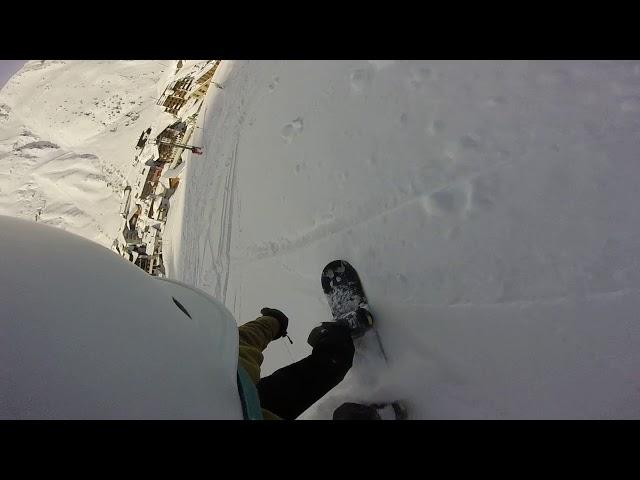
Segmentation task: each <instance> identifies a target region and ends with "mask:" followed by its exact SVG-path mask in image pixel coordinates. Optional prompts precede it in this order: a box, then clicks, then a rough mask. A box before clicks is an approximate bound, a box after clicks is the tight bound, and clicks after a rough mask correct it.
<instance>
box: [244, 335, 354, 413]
mask: <svg viewBox="0 0 640 480" xmlns="http://www.w3.org/2000/svg"><path fill="white" fill-rule="evenodd" d="M354 353H355V349H354V346H353V340H352V339H351V334H350V332H349V331H348V330H347V329H346V328H334V329H331V331H330V332H329V333H328V334H327V335H326V336H325V337H323V338H321V339H320V340H319V341H318V342H317V343H316V345H315V346H314V347H313V351H312V352H311V355H309V356H308V357H305V358H303V359H302V360H300V361H298V362H295V363H292V364H291V365H288V366H286V367H283V368H281V369H279V370H276V371H275V372H273V373H272V374H271V375H269V376H268V377H264V378H262V379H260V381H259V382H258V385H257V388H258V394H259V396H260V404H261V405H262V408H265V409H267V410H269V411H271V412H273V413H275V414H276V415H278V416H279V417H280V418H282V419H284V420H293V419H295V418H297V417H298V416H299V415H300V414H301V413H302V412H304V411H305V410H306V409H307V408H309V407H310V406H311V405H313V404H314V403H315V402H317V401H318V400H319V399H320V398H322V397H323V396H324V395H325V394H326V393H327V392H328V391H329V390H331V389H332V388H333V387H335V386H336V385H337V384H338V383H340V382H341V381H342V379H343V378H344V376H345V375H346V374H347V372H348V371H349V369H350V368H351V366H352V365H353V354H354Z"/></svg>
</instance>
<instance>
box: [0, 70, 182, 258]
mask: <svg viewBox="0 0 640 480" xmlns="http://www.w3.org/2000/svg"><path fill="white" fill-rule="evenodd" d="M175 67H176V62H175V61H148V60H144V61H89V62H87V61H58V60H54V61H39V60H38V61H31V62H28V63H27V64H26V65H25V66H24V68H22V69H21V70H20V71H19V72H18V73H17V74H16V75H14V76H13V77H12V78H11V80H9V82H8V83H7V84H6V85H5V87H4V88H3V89H2V90H1V91H0V214H4V215H11V216H16V217H23V218H28V219H31V220H34V219H37V220H38V221H39V222H43V223H46V224H49V225H55V226H58V227H61V228H64V229H65V230H69V231H71V232H74V233H77V234H80V235H82V236H84V237H87V238H89V239H92V240H94V241H96V242H98V243H101V244H103V245H105V246H110V245H111V243H112V242H113V240H114V239H115V238H116V236H117V234H118V228H119V226H120V223H121V221H122V217H121V216H120V215H119V209H120V202H121V195H122V187H123V185H124V184H126V183H127V181H129V182H130V181H131V180H133V178H135V176H136V175H137V174H138V172H137V170H136V169H134V168H133V163H132V160H133V157H134V154H135V144H136V140H137V139H138V137H139V135H140V132H141V130H142V129H143V126H144V128H146V127H147V125H148V124H149V123H151V122H153V121H154V120H155V119H156V118H157V117H158V115H160V114H161V110H160V107H158V106H157V105H156V100H157V99H158V97H159V95H160V92H162V89H163V88H164V87H165V86H166V82H167V80H168V78H169V76H170V75H171V74H173V73H175Z"/></svg>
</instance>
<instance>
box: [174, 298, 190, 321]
mask: <svg viewBox="0 0 640 480" xmlns="http://www.w3.org/2000/svg"><path fill="white" fill-rule="evenodd" d="M171 299H172V300H173V303H175V304H176V306H177V307H178V308H179V309H180V310H182V313H184V314H185V315H186V316H187V317H189V318H191V315H189V312H187V309H186V308H184V305H182V304H181V303H180V302H179V301H178V300H176V299H175V298H173V297H171ZM192 320H193V319H192Z"/></svg>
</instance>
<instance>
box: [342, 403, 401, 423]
mask: <svg viewBox="0 0 640 480" xmlns="http://www.w3.org/2000/svg"><path fill="white" fill-rule="evenodd" d="M333 419H334V420H406V419H407V409H406V408H405V407H404V405H403V404H402V403H400V402H393V403H377V404H376V403H374V404H371V405H364V404H362V403H352V402H347V403H343V404H342V405H340V406H339V407H338V408H336V409H335V411H334V412H333Z"/></svg>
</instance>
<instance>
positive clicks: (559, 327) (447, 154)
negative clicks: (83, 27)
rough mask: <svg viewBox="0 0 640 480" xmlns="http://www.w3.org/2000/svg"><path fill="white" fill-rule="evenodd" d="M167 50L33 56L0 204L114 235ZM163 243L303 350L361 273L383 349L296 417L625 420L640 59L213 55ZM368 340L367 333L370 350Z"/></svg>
mask: <svg viewBox="0 0 640 480" xmlns="http://www.w3.org/2000/svg"><path fill="white" fill-rule="evenodd" d="M176 66H177V64H176V62H175V61H163V62H157V61H137V62H124V61H123V62H117V61H115V62H114V61H109V62H57V61H51V62H39V61H36V62H29V63H28V64H27V65H25V67H24V68H23V69H22V70H21V71H20V72H19V73H18V74H17V75H16V76H15V77H14V78H12V80H11V81H10V82H9V83H8V84H7V85H6V86H5V88H4V89H3V90H2V91H0V104H1V106H0V214H8V215H13V216H21V217H26V218H31V219H35V218H37V219H38V221H42V222H46V223H49V224H53V225H58V226H60V227H62V228H65V229H68V230H71V231H73V232H76V233H79V234H81V235H83V236H85V237H88V238H91V239H93V240H95V241H97V242H99V243H102V244H103V245H105V246H110V244H111V242H112V241H113V239H114V238H115V237H116V235H117V233H118V232H117V230H118V227H119V226H120V224H121V222H122V217H121V216H120V215H119V207H120V192H121V190H122V188H121V185H122V184H123V183H124V182H125V181H126V182H129V183H131V184H133V183H134V182H135V180H136V178H137V177H138V176H139V175H140V171H139V166H134V162H132V160H133V156H134V154H135V152H134V146H135V144H136V140H137V139H138V136H139V135H140V133H141V131H142V130H143V128H146V127H147V126H148V125H150V124H153V122H155V121H157V118H158V115H161V114H162V112H161V111H159V109H158V106H157V105H156V99H157V98H158V97H159V96H160V94H161V93H162V90H163V89H164V88H165V86H166V85H167V82H168V81H169V80H170V79H171V78H172V77H173V74H174V73H175V70H176ZM215 81H216V82H217V83H218V84H219V88H211V89H209V91H208V93H207V94H206V97H205V100H204V104H203V107H202V109H201V110H200V114H199V115H198V117H197V119H196V127H195V130H194V133H193V135H192V136H191V137H190V143H191V144H193V145H198V146H202V147H203V149H204V154H203V155H201V156H193V155H192V154H191V153H189V152H185V153H184V154H183V157H182V159H183V160H184V164H183V165H182V167H184V168H183V169H181V171H180V172H179V173H176V175H179V176H180V183H179V187H178V188H177V190H176V191H175V194H173V196H172V197H171V209H170V211H169V214H168V219H167V223H166V225H165V227H164V231H163V237H162V253H163V256H164V264H165V267H166V271H167V274H168V276H169V277H171V278H175V279H178V280H183V281H185V282H187V283H189V284H192V285H195V286H197V287H200V288H201V289H203V290H205V291H207V292H209V293H211V294H212V295H213V296H215V297H216V298H218V299H220V300H221V301H223V302H224V303H225V304H226V305H227V307H228V308H229V309H230V310H231V311H232V313H233V314H234V316H235V318H236V320H237V322H238V323H245V322H247V321H249V320H252V319H253V318H255V317H256V316H257V315H258V314H259V311H260V308H261V307H265V306H269V307H275V308H280V309H282V310H283V311H284V312H285V313H287V315H288V316H289V318H290V324H289V333H290V335H291V337H292V338H293V339H294V343H293V344H292V345H290V344H289V343H287V342H286V341H285V340H281V341H278V342H275V343H273V344H272V345H271V346H270V347H269V348H268V350H267V351H266V354H265V363H264V365H263V374H269V373H271V372H273V371H274V370H275V369H277V368H279V367H281V366H284V365H285V364H288V363H290V362H292V361H295V360H299V359H301V358H303V357H304V356H305V355H307V354H309V352H310V347H309V346H308V345H307V344H306V339H307V336H308V334H309V331H310V330H311V329H312V328H313V327H314V326H316V325H317V324H319V323H320V322H322V321H327V320H329V318H330V312H329V307H328V305H327V301H326V299H325V298H324V295H323V292H322V289H321V286H320V272H321V270H322V268H323V266H324V265H325V264H327V263H328V262H329V261H331V260H333V259H338V258H342V259H345V260H348V261H349V262H350V263H351V264H353V265H354V266H355V267H356V268H357V269H358V271H359V273H360V276H361V278H362V280H363V282H364V287H365V290H366V292H367V295H368V297H369V300H370V304H371V308H372V312H373V314H374V316H375V319H376V321H377V325H378V330H379V332H380V335H381V338H382V342H383V343H384V348H385V350H386V352H387V355H388V357H389V360H390V365H389V366H388V367H387V366H385V365H383V364H381V363H380V362H377V361H376V360H375V359H372V358H369V357H367V356H366V355H361V354H358V355H356V358H355V363H354V367H353V369H352V370H351V371H350V372H349V374H348V375H347V377H346V378H345V380H344V381H343V382H342V383H341V384H340V385H339V386H338V387H337V388H336V389H335V390H334V391H332V392H330V393H329V394H328V395H326V396H325V397H324V398H323V399H321V400H320V401H319V402H318V403H317V404H316V405H315V406H314V407H312V408H311V409H310V410H308V411H307V412H306V413H305V415H304V417H305V418H330V417H331V414H332V412H333V409H334V408H335V407H337V406H338V405H340V403H342V402H345V401H356V402H383V401H390V400H396V399H403V400H405V401H406V403H407V405H408V406H409V409H410V416H411V418H423V419H439V418H640V398H639V397H640V375H639V372H640V349H638V345H640V322H639V320H638V318H639V316H638V311H640V211H639V210H638V208H637V205H638V203H639V201H640V187H639V182H638V178H639V176H640V164H639V160H638V152H640V137H639V136H638V131H639V130H640V62H622V61H611V62H604V61H599V62H586V61H553V62H548V61H547V62H523V61H517V62H516V61H514V62H507V61H502V62H489V61H435V62H405V61H402V62H400V61H398V62H394V61H333V62H329V61H309V62H300V61H293V62H281V61H259V62H250V61H242V62H231V61H223V62H222V63H221V64H220V67H219V69H218V70H217V71H216V73H215ZM367 341H368V340H367V338H366V337H365V339H363V340H362V342H363V343H366V342H367Z"/></svg>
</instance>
